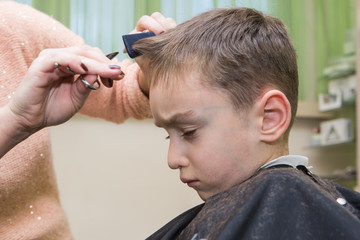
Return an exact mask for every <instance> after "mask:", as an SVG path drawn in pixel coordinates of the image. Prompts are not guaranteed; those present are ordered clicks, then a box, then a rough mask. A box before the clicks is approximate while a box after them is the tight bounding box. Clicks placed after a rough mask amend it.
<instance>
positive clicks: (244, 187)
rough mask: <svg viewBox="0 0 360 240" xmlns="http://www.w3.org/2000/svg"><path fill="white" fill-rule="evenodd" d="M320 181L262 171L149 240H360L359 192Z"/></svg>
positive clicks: (276, 170)
mask: <svg viewBox="0 0 360 240" xmlns="http://www.w3.org/2000/svg"><path fill="white" fill-rule="evenodd" d="M317 180H319V181H317ZM317 180H316V179H315V180H314V178H312V177H310V176H308V175H306V174H304V173H303V172H302V171H300V170H297V169H294V168H290V167H281V168H279V167H277V168H269V169H263V170H260V171H258V172H257V173H256V174H255V175H254V176H252V177H251V178H249V179H248V180H246V181H245V182H243V183H241V184H239V185H237V186H235V187H233V188H231V189H229V190H227V191H224V192H222V193H219V194H216V195H214V196H213V197H211V198H209V199H208V200H207V201H206V202H205V203H204V204H201V205H199V206H196V207H194V208H192V209H190V210H188V211H186V212H184V213H183V214H181V215H180V216H178V217H176V218H175V219H173V220H172V221H170V222H169V223H168V224H166V225H165V226H164V227H162V228H161V229H160V230H158V231H157V232H155V233H154V234H153V235H151V236H150V237H149V238H148V239H169V240H170V239H171V240H173V239H186V240H200V239H208V240H210V239H217V240H232V239H260V240H263V239H274V240H280V239H316V240H318V239H324V240H329V239H336V240H339V239H346V240H352V239H360V221H359V218H360V193H358V192H355V191H352V190H349V189H346V188H343V187H340V186H339V185H336V184H333V183H326V182H324V181H323V180H321V179H317Z"/></svg>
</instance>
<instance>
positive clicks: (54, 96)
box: [9, 46, 123, 135]
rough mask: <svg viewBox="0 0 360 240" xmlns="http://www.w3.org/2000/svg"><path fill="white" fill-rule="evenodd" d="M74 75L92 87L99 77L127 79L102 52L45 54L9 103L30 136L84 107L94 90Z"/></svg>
mask: <svg viewBox="0 0 360 240" xmlns="http://www.w3.org/2000/svg"><path fill="white" fill-rule="evenodd" d="M56 65H57V66H56ZM69 68H70V69H69ZM74 73H76V74H81V75H80V77H82V78H83V79H85V80H86V81H87V82H88V83H90V84H94V83H95V82H96V81H97V76H98V75H99V76H100V77H102V78H105V79H106V78H110V79H113V80H119V79H121V78H123V73H122V71H121V69H120V67H119V66H115V65H111V61H110V60H109V59H107V58H106V57H105V55H104V54H103V53H102V52H101V51H100V50H99V49H96V48H91V47H88V46H83V47H70V48H62V49H47V50H44V51H42V52H41V53H40V55H39V56H38V58H37V59H35V60H34V61H33V63H32V64H31V66H30V68H29V70H28V72H27V73H26V75H25V77H24V79H23V81H22V83H21V84H20V86H19V88H18V89H17V90H16V93H15V95H14V97H13V98H12V100H11V101H10V103H9V108H10V110H11V112H12V113H13V116H14V121H16V123H17V124H19V126H20V128H22V130H23V131H24V132H27V133H28V134H29V135H30V134H32V133H34V132H36V131H38V130H39V129H41V128H44V127H47V126H52V125H57V124H60V123H63V122H65V121H67V120H69V119H70V118H71V117H72V116H73V115H74V114H75V113H76V112H77V111H78V110H79V109H80V108H81V107H82V106H83V104H84V102H85V99H86V98H87V96H88V95H89V93H90V91H91V90H90V89H88V88H87V87H86V86H85V85H84V84H83V82H82V81H81V80H80V79H79V78H80V77H79V76H78V75H74ZM75 77H77V79H75ZM99 104H101V103H99Z"/></svg>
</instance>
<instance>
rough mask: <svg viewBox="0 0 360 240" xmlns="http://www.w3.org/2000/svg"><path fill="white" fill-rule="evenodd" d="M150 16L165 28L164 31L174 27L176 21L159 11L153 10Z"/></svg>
mask: <svg viewBox="0 0 360 240" xmlns="http://www.w3.org/2000/svg"><path fill="white" fill-rule="evenodd" d="M151 17H152V18H153V19H155V20H156V21H157V22H158V23H159V24H160V25H161V26H162V27H163V28H164V29H165V31H167V30H169V29H171V28H174V27H176V22H175V20H174V19H172V18H166V17H164V15H162V14H161V13H159V12H154V13H153V14H151Z"/></svg>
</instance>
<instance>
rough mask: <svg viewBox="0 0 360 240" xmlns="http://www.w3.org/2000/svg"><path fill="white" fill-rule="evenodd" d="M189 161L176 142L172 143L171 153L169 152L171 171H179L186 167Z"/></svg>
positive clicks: (170, 146)
mask: <svg viewBox="0 0 360 240" xmlns="http://www.w3.org/2000/svg"><path fill="white" fill-rule="evenodd" d="M188 163H189V161H188V160H187V158H186V156H185V155H184V154H183V153H182V151H181V149H180V148H179V146H177V145H176V144H175V143H174V142H171V141H170V145H169V152H168V165H169V167H170V168H171V169H178V168H182V167H186V166H187V165H188Z"/></svg>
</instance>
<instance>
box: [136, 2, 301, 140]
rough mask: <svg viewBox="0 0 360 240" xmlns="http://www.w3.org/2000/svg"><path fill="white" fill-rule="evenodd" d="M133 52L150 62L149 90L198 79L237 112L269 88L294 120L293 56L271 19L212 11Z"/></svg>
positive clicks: (295, 80) (284, 34)
mask: <svg viewBox="0 0 360 240" xmlns="http://www.w3.org/2000/svg"><path fill="white" fill-rule="evenodd" d="M133 47H134V49H135V50H136V51H138V52H139V53H140V54H142V55H144V56H145V57H146V58H147V59H148V60H149V64H148V67H147V68H148V74H149V75H150V79H151V86H153V85H157V84H159V83H160V82H161V83H165V84H168V85H172V86H176V85H177V83H176V81H175V80H176V78H178V77H180V76H185V75H184V73H186V74H188V73H194V74H198V76H199V77H200V79H201V81H203V83H204V84H205V85H206V86H210V87H215V88H219V89H223V90H225V92H226V93H227V94H228V95H229V96H230V99H231V100H232V102H233V104H234V106H235V107H236V108H237V109H240V110H247V109H249V108H251V107H252V106H253V104H254V103H255V100H256V99H257V98H258V97H259V96H260V94H261V93H262V91H263V90H264V89H265V88H267V87H272V88H275V89H278V90H280V91H282V92H283V93H284V94H285V95H286V97H287V98H288V100H289V102H290V105H291V114H292V120H291V123H292V122H293V120H294V117H295V115H296V109H297V99H298V71H297V62H296V53H295V49H294V47H293V45H292V43H291V40H290V38H289V36H288V34H287V31H286V29H285V26H284V24H283V23H282V22H281V21H280V20H278V19H276V18H273V17H270V16H266V15H263V14H262V13H261V12H258V11H256V10H254V9H248V8H237V9H214V10H211V11H208V12H205V13H202V14H200V15H198V16H196V17H194V18H192V19H191V20H188V21H186V22H184V23H182V24H180V25H178V26H177V27H175V28H174V29H171V30H169V31H167V32H165V33H164V34H161V35H158V36H156V37H152V38H147V39H142V40H140V41H138V42H136V43H135V44H134V46H133ZM175 89H176V88H175ZM289 129H290V127H289ZM289 129H288V130H289ZM286 135H287V134H286Z"/></svg>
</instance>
